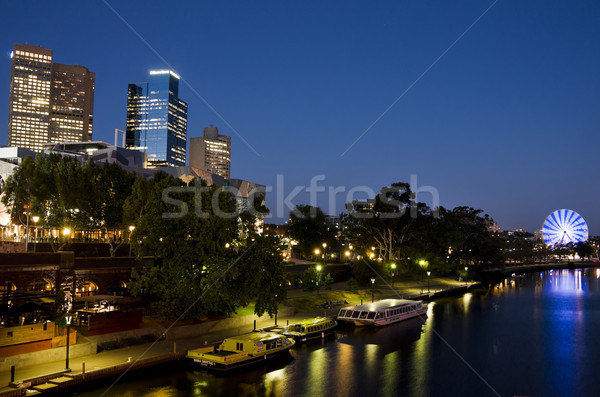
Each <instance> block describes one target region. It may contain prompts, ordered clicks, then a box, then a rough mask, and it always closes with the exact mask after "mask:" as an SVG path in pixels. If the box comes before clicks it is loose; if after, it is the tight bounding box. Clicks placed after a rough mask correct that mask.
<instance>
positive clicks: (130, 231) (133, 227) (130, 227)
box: [129, 225, 135, 256]
mask: <svg viewBox="0 0 600 397" xmlns="http://www.w3.org/2000/svg"><path fill="white" fill-rule="evenodd" d="M134 229H135V226H133V225H131V226H129V256H131V233H133V230H134Z"/></svg>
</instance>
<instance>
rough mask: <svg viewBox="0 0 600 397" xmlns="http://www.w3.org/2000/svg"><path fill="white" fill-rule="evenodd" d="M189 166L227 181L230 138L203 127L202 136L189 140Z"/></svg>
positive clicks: (216, 130)
mask: <svg viewBox="0 0 600 397" xmlns="http://www.w3.org/2000/svg"><path fill="white" fill-rule="evenodd" d="M190 166H191V167H194V168H197V169H199V170H202V171H206V172H210V173H212V174H217V175H220V176H222V177H223V178H225V179H229V176H230V173H231V137H230V136H227V135H221V134H219V130H218V128H216V127H214V126H213V125H211V126H210V127H205V128H204V131H203V136H202V137H200V138H191V139H190Z"/></svg>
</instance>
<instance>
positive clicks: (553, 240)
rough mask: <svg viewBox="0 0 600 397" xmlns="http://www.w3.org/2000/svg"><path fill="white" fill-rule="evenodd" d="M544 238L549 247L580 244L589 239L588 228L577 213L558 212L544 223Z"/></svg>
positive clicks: (570, 211) (549, 216)
mask: <svg viewBox="0 0 600 397" xmlns="http://www.w3.org/2000/svg"><path fill="white" fill-rule="evenodd" d="M542 236H543V237H544V242H545V243H546V245H547V246H548V247H553V246H555V245H564V244H568V243H579V242H581V241H586V240H587V239H588V227H587V224H586V223H585V220H584V219H583V218H582V217H581V215H579V214H578V213H577V212H575V211H572V210H565V209H562V210H556V211H554V212H553V213H551V214H550V215H548V217H547V218H546V220H545V221H544V226H543V227H542Z"/></svg>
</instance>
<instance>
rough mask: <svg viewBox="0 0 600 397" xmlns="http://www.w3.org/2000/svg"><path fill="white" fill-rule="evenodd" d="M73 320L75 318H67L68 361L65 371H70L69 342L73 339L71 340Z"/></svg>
mask: <svg viewBox="0 0 600 397" xmlns="http://www.w3.org/2000/svg"><path fill="white" fill-rule="evenodd" d="M72 319H73V316H65V321H66V322H67V360H66V363H65V369H69V341H70V339H71V338H69V336H70V332H69V331H70V330H71V320H72Z"/></svg>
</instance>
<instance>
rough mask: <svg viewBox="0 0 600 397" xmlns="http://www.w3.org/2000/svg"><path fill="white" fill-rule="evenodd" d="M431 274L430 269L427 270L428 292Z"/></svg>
mask: <svg viewBox="0 0 600 397" xmlns="http://www.w3.org/2000/svg"><path fill="white" fill-rule="evenodd" d="M430 275H431V272H430V271H427V293H429V276H430Z"/></svg>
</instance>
